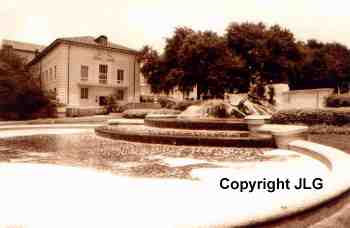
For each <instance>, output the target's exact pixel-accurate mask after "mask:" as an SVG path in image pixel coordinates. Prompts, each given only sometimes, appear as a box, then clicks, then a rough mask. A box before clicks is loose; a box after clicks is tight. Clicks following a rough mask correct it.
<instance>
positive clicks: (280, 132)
mask: <svg viewBox="0 0 350 228" xmlns="http://www.w3.org/2000/svg"><path fill="white" fill-rule="evenodd" d="M308 129H309V128H308V127H306V126H300V125H283V124H264V125H262V126H260V127H257V128H256V131H258V132H265V133H266V132H268V133H270V134H272V135H274V136H284V135H286V136H287V135H293V134H300V133H304V132H307V130H308Z"/></svg>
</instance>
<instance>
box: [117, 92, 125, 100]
mask: <svg viewBox="0 0 350 228" xmlns="http://www.w3.org/2000/svg"><path fill="white" fill-rule="evenodd" d="M116 98H117V100H118V101H122V100H124V91H123V90H117V96H116Z"/></svg>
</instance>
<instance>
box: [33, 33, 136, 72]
mask: <svg viewBox="0 0 350 228" xmlns="http://www.w3.org/2000/svg"><path fill="white" fill-rule="evenodd" d="M59 44H68V45H75V46H83V47H92V48H97V49H103V50H111V51H116V52H119V53H124V54H131V55H137V54H138V53H139V52H138V51H136V50H133V49H128V50H126V49H122V48H116V47H110V46H100V45H94V44H87V43H82V42H77V41H72V40H65V39H64V38H63V39H62V38H58V39H56V40H55V41H53V42H52V43H51V44H50V45H49V46H47V47H46V48H44V49H43V50H42V51H41V52H39V53H38V55H37V56H35V58H34V59H33V60H32V61H30V62H29V63H28V65H29V66H32V65H34V64H36V63H37V62H39V61H40V60H41V59H42V58H43V57H45V56H46V55H47V54H48V53H49V52H50V51H51V50H52V49H54V48H55V47H57V46H58V45H59Z"/></svg>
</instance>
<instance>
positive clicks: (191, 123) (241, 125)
mask: <svg viewBox="0 0 350 228" xmlns="http://www.w3.org/2000/svg"><path fill="white" fill-rule="evenodd" d="M145 125H146V126H150V127H158V128H178V129H195V130H228V131H230V130H231V131H234V130H236V131H247V130H248V124H247V123H245V121H244V120H241V119H216V118H208V119H205V118H200V119H191V118H146V119H145Z"/></svg>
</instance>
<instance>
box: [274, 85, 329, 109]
mask: <svg viewBox="0 0 350 228" xmlns="http://www.w3.org/2000/svg"><path fill="white" fill-rule="evenodd" d="M332 92H333V89H330V88H328V89H327V88H326V89H309V90H293V91H289V92H284V93H282V94H281V101H282V103H281V104H280V105H279V106H277V108H278V109H300V108H312V109H321V108H324V107H325V104H324V99H325V97H327V96H329V95H330V94H332Z"/></svg>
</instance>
